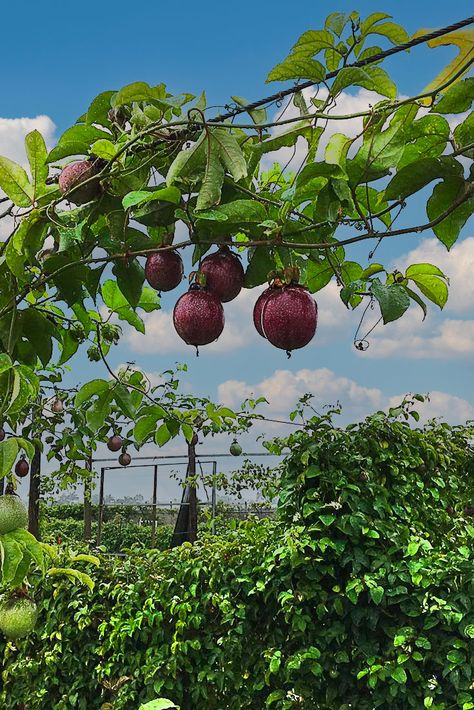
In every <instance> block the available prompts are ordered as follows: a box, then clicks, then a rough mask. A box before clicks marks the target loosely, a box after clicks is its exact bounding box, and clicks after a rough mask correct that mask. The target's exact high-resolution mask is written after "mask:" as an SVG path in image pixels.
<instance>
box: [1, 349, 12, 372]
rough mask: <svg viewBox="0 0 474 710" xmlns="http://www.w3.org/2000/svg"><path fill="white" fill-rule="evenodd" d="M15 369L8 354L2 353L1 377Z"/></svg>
mask: <svg viewBox="0 0 474 710" xmlns="http://www.w3.org/2000/svg"><path fill="white" fill-rule="evenodd" d="M12 367H13V363H12V360H11V357H10V356H9V355H7V354H6V353H0V375H1V374H2V372H6V371H7V370H10V369H11V368H12Z"/></svg>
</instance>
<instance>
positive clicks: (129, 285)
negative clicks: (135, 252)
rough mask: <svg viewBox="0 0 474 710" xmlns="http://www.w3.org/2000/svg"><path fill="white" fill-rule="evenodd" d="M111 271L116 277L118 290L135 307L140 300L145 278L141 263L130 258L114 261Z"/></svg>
mask: <svg viewBox="0 0 474 710" xmlns="http://www.w3.org/2000/svg"><path fill="white" fill-rule="evenodd" d="M112 272H113V274H114V275H115V276H116V277H117V285H118V287H119V289H120V291H121V292H122V294H123V295H124V296H125V298H126V300H127V301H128V303H129V304H130V305H131V306H133V307H134V308H135V307H136V306H137V305H138V303H139V302H140V296H141V294H142V288H143V282H144V280H145V272H144V270H143V267H142V265H141V264H140V262H139V261H137V259H132V260H131V261H128V262H124V261H116V262H115V264H114V266H113V268H112Z"/></svg>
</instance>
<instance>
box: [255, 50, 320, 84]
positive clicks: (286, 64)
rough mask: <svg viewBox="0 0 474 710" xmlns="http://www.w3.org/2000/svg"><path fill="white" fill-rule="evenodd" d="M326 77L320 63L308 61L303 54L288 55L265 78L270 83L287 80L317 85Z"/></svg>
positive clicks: (312, 60)
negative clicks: (305, 81) (311, 82)
mask: <svg viewBox="0 0 474 710" xmlns="http://www.w3.org/2000/svg"><path fill="white" fill-rule="evenodd" d="M325 76H326V70H325V68H324V66H323V65H322V64H321V62H318V61H316V60H315V59H310V58H309V57H306V56H304V55H303V54H299V53H298V54H290V56H289V57H287V58H286V59H284V60H283V61H282V62H280V64H277V65H276V67H274V68H273V69H272V70H271V72H270V73H269V75H268V76H267V79H266V81H267V83H268V82H270V81H287V80H288V79H309V80H310V81H313V82H314V83H318V82H320V81H322V80H323V79H324V77H325Z"/></svg>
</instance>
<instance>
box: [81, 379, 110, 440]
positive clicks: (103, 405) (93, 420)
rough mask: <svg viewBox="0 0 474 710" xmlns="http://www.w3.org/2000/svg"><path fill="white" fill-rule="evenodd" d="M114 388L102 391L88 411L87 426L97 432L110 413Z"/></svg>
mask: <svg viewBox="0 0 474 710" xmlns="http://www.w3.org/2000/svg"><path fill="white" fill-rule="evenodd" d="M113 396H114V394H113V390H112V389H110V388H107V390H105V391H104V392H101V393H100V394H99V396H98V397H97V399H95V400H94V401H93V402H92V405H91V406H90V407H89V409H88V410H87V412H86V421H87V426H88V427H89V428H90V429H92V431H93V432H94V433H95V432H97V431H98V430H99V429H100V428H101V427H102V426H103V425H104V422H105V419H106V417H107V416H108V415H109V413H110V404H111V401H112V399H113Z"/></svg>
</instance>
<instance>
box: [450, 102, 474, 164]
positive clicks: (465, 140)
mask: <svg viewBox="0 0 474 710" xmlns="http://www.w3.org/2000/svg"><path fill="white" fill-rule="evenodd" d="M454 139H455V141H456V143H457V145H458V146H459V147H463V146H465V145H471V146H472V144H473V143H474V111H471V113H470V114H469V116H468V117H467V118H466V119H465V121H463V122H462V123H460V124H459V125H457V126H456V128H455V129H454ZM472 150H473V149H472V147H471V151H472ZM471 155H472V152H471Z"/></svg>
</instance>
